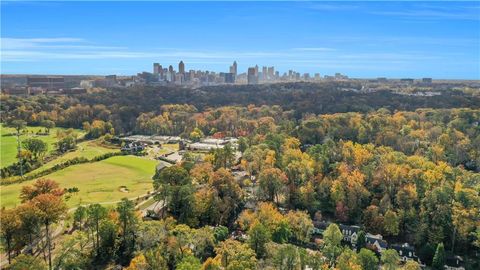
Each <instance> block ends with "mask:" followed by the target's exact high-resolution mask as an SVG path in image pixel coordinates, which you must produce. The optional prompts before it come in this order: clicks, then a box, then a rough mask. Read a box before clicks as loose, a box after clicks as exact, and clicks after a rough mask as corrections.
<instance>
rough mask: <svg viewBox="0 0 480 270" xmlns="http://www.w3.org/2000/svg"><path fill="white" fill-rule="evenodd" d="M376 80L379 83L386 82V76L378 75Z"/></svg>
mask: <svg viewBox="0 0 480 270" xmlns="http://www.w3.org/2000/svg"><path fill="white" fill-rule="evenodd" d="M377 82H379V83H386V82H387V78H385V77H379V78H377Z"/></svg>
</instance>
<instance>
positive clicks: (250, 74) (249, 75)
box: [247, 66, 258, 84]
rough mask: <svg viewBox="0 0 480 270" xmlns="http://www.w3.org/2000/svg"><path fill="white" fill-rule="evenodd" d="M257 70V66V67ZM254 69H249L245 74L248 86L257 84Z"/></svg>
mask: <svg viewBox="0 0 480 270" xmlns="http://www.w3.org/2000/svg"><path fill="white" fill-rule="evenodd" d="M257 68H258V66H257ZM255 70H256V68H253V67H250V68H248V72H247V82H248V84H258V75H257V72H256V71H255Z"/></svg>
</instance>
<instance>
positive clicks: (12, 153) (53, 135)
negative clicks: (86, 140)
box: [0, 125, 82, 168]
mask: <svg viewBox="0 0 480 270" xmlns="http://www.w3.org/2000/svg"><path fill="white" fill-rule="evenodd" d="M0 129H1V137H0V167H2V168H3V167H6V166H8V165H11V164H13V163H15V162H16V161H17V159H16V156H17V146H18V145H17V136H16V131H15V129H14V128H9V127H5V126H3V125H0ZM26 130H27V132H25V134H23V135H21V136H20V140H25V139H27V138H38V139H41V140H42V141H44V142H46V143H47V144H48V152H50V151H52V150H54V149H55V143H56V142H57V131H58V130H65V129H63V128H52V129H51V130H50V134H49V135H36V133H37V132H38V131H39V130H42V131H44V130H45V128H43V127H27V129H26ZM76 131H77V132H78V134H79V136H81V135H82V132H81V131H80V130H76Z"/></svg>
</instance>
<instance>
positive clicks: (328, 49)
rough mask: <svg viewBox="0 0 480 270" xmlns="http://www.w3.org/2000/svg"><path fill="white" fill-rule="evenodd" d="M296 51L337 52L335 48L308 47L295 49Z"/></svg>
mask: <svg viewBox="0 0 480 270" xmlns="http://www.w3.org/2000/svg"><path fill="white" fill-rule="evenodd" d="M292 50H294V51H303V52H331V51H335V49H333V48H323V47H310V48H309V47H306V48H293V49H292Z"/></svg>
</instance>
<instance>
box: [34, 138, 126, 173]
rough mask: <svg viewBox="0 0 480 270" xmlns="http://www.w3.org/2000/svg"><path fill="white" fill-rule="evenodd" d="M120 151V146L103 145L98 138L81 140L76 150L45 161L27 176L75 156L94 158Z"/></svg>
mask: <svg viewBox="0 0 480 270" xmlns="http://www.w3.org/2000/svg"><path fill="white" fill-rule="evenodd" d="M119 151H120V149H119V148H110V147H106V146H104V145H102V144H101V143H100V142H99V141H98V140H93V141H85V142H81V143H79V144H77V149H75V150H74V151H71V152H68V153H65V154H64V155H61V156H60V157H58V158H56V159H54V160H51V161H49V162H47V163H45V164H44V165H42V166H41V167H40V168H38V169H36V170H33V171H31V172H30V173H28V174H27V176H28V175H29V174H32V173H37V172H41V171H43V170H46V169H49V168H51V167H53V166H55V165H57V164H61V163H63V162H66V161H68V160H71V159H73V158H77V157H83V158H86V159H93V158H94V157H97V156H101V155H103V154H107V153H114V152H119Z"/></svg>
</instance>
